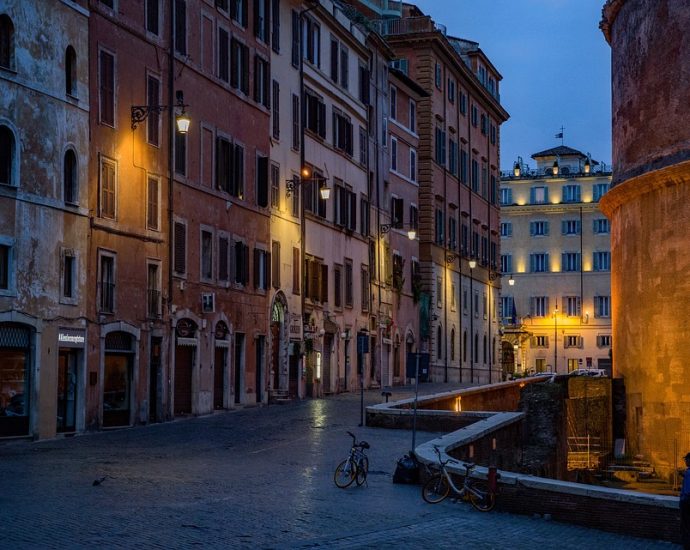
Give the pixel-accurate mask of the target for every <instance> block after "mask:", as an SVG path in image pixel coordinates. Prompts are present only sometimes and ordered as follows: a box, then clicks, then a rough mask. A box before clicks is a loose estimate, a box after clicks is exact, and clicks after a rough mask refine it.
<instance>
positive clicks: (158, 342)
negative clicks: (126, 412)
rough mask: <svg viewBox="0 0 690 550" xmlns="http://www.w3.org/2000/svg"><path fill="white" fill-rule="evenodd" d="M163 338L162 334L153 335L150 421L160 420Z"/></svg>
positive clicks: (150, 364)
mask: <svg viewBox="0 0 690 550" xmlns="http://www.w3.org/2000/svg"><path fill="white" fill-rule="evenodd" d="M162 347H163V339H162V338H161V337H160V336H152V337H151V354H150V356H149V422H158V421H159V420H160V417H159V414H158V412H159V408H158V407H159V406H160V403H161V401H162V400H161V399H160V380H161V376H160V373H161V350H162Z"/></svg>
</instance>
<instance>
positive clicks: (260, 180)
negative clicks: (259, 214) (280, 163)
mask: <svg viewBox="0 0 690 550" xmlns="http://www.w3.org/2000/svg"><path fill="white" fill-rule="evenodd" d="M270 184H271V183H270V181H269V169H268V157H265V156H263V155H260V154H259V153H257V154H256V204H258V205H259V206H261V207H262V208H268V200H269V188H270Z"/></svg>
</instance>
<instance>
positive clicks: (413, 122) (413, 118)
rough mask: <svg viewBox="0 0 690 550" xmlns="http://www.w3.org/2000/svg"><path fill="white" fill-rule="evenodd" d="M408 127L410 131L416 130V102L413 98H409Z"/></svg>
mask: <svg viewBox="0 0 690 550" xmlns="http://www.w3.org/2000/svg"><path fill="white" fill-rule="evenodd" d="M408 127H409V129H410V130H411V131H412V132H417V104H416V103H415V101H414V100H413V99H410V120H409V124H408Z"/></svg>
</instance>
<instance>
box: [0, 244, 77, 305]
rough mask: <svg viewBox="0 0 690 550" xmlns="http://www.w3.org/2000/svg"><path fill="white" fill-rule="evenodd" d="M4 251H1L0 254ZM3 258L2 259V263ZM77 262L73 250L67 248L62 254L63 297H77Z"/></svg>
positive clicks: (0, 267) (0, 284)
mask: <svg viewBox="0 0 690 550" xmlns="http://www.w3.org/2000/svg"><path fill="white" fill-rule="evenodd" d="M1 254H2V253H1V252H0V255H1ZM1 263H2V260H1V259H0V264H1ZM76 263H77V259H76V257H75V256H74V252H73V251H72V250H65V251H63V254H62V297H63V298H74V297H75V290H76V288H75V286H74V282H75V276H76ZM1 271H2V266H1V265H0V272H1ZM1 288H3V287H2V274H1V273H0V289H1Z"/></svg>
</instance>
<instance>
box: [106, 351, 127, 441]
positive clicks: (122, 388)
mask: <svg viewBox="0 0 690 550" xmlns="http://www.w3.org/2000/svg"><path fill="white" fill-rule="evenodd" d="M131 391H132V355H131V354H124V353H106V354H105V365H104V373H103V426H104V427H106V428H112V427H119V426H129V425H130V417H131Z"/></svg>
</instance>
